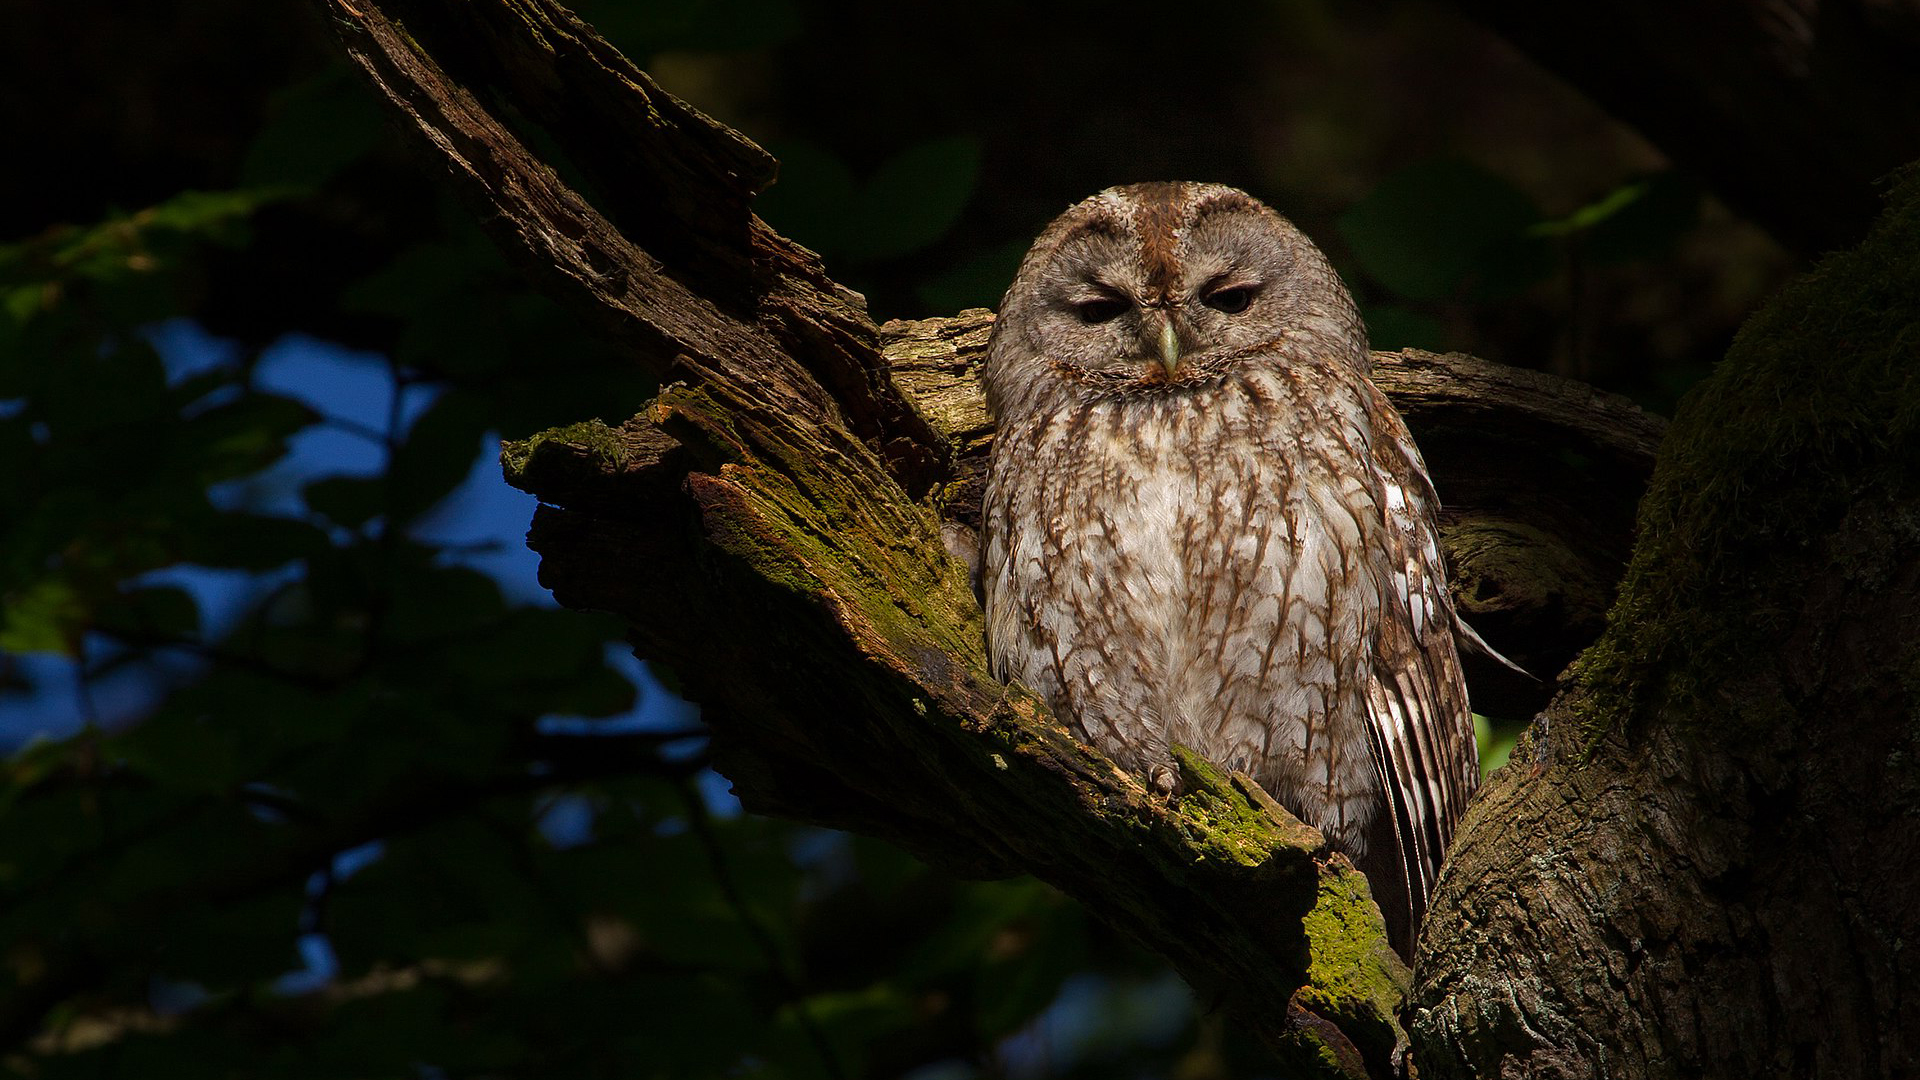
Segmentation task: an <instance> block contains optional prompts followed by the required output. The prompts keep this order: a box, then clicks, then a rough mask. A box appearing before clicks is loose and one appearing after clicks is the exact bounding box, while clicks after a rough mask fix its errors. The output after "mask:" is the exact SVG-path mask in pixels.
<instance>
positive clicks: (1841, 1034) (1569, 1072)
mask: <svg viewBox="0 0 1920 1080" xmlns="http://www.w3.org/2000/svg"><path fill="white" fill-rule="evenodd" d="M1917 298H1920V172H1909V174H1908V177H1907V180H1906V181H1905V183H1904V185H1903V186H1902V188H1901V189H1900V190H1899V192H1898V193H1897V194H1896V197H1895V200H1894V205H1893V206H1892V207H1891V209H1890V210H1889V211H1888V212H1887V214H1886V215H1885V216H1884V217H1883V218H1882V219H1881V221H1880V223H1879V225H1878V226H1877V227H1876V229H1875V231H1874V232H1873V234H1872V235H1871V236H1870V237H1869V239H1868V240H1867V241H1866V243H1865V244H1864V245H1862V246H1861V247H1860V248H1858V249H1857V250H1855V251H1852V252H1848V253H1846V254H1845V255H1842V256H1836V257H1834V258H1832V259H1830V260H1828V261H1827V262H1826V263H1824V264H1823V265H1822V266H1821V267H1820V268H1819V270H1818V271H1816V272H1815V273H1814V274H1813V275H1812V276H1811V277H1810V278H1808V279H1805V280H1803V281H1801V282H1799V283H1797V284H1796V285H1794V286H1793V287H1791V288H1789V289H1788V290H1787V291H1786V292H1785V293H1784V294H1783V295H1782V296H1781V297H1779V298H1778V299H1777V300H1776V301H1775V302H1773V303H1772V304H1771V305H1770V306H1769V307H1768V308H1766V309H1765V310H1763V311H1762V312H1761V313H1760V314H1759V315H1758V316H1756V317H1755V318H1754V319H1753V320H1751V321H1750V322H1749V324H1748V325H1747V326H1746V328H1745V329H1744V330H1743V331H1742V333H1741V335H1740V337H1739V339H1738V340H1737V341H1736V343H1735V345H1734V347H1733V349H1732V351H1731V352H1730V353H1729V354H1728V356H1727V359H1726V360H1725V361H1724V363H1723V364H1722V366H1721V367H1720V369H1719V370H1718V371H1717V372H1716V373H1715V375H1714V376H1713V377H1712V378H1711V379H1709V380H1708V381H1707V382H1706V383H1705V384H1703V385H1702V386H1701V387H1699V388H1698V389H1697V390H1696V391H1695V392H1694V393H1693V394H1692V395H1691V396H1690V397H1689V398H1688V400H1687V402H1686V403H1685V405H1684V406H1683V407H1682V409H1681V411H1680V414H1679V416H1678V417H1677V418H1676V419H1675V421H1674V425H1673V429H1672V433H1671V435H1670V437H1669V438H1668V440H1667V442H1666V444H1665V446H1664V447H1663V449H1662V452H1661V459H1660V465H1659V468H1658V471H1657V472H1656V474H1655V477H1654V481H1653V484H1652V487H1651V489H1650V491H1649V493H1648V496H1647V498H1646V500H1645V502H1644V503H1643V505H1642V507H1641V511H1640V539H1639V542H1638V544H1637V546H1636V549H1635V555H1634V559H1633V563H1632V566H1631V569H1630V571H1629V574H1628V576H1627V578H1626V580H1625V582H1624V583H1623V585H1622V587H1621V595H1620V598H1619V601H1618V605H1617V606H1616V608H1615V610H1614V611H1613V613H1612V615H1611V617H1610V620H1609V625H1608V629H1607V632H1606V634H1605V635H1604V637H1603V638H1602V639H1601V640H1600V642H1599V643H1597V644H1596V645H1595V646H1594V648H1592V649H1591V650H1589V651H1588V652H1587V653H1586V654H1585V655H1583V657H1582V658H1581V660H1580V661H1579V664H1578V665H1577V668H1576V672H1575V676H1574V677H1573V678H1572V679H1570V680H1569V684H1568V688H1567V690H1566V691H1565V692H1564V694H1563V696H1562V697H1561V698H1559V699H1558V700H1557V701H1556V702H1555V703H1554V704H1553V706H1552V708H1551V709H1549V710H1548V712H1547V714H1546V720H1547V724H1548V730H1550V731H1551V738H1550V739H1548V740H1547V741H1545V742H1538V741H1536V742H1535V743H1534V744H1533V745H1532V746H1523V747H1522V748H1521V749H1520V750H1518V751H1516V754H1515V757H1516V762H1517V763H1516V764H1512V765H1509V766H1508V767H1507V768H1506V769H1504V770H1502V771H1501V772H1500V773H1499V774H1497V775H1496V777H1495V778H1494V779H1493V781H1492V782H1491V783H1490V784H1489V785H1488V786H1487V787H1486V788H1485V789H1483V792H1482V794H1481V796H1480V797H1479V798H1478V799H1477V800H1476V801H1475V803H1474V805H1473V807H1472V808H1471V809H1470V810H1469V812H1468V815H1467V819H1466V821H1465V823H1464V824H1463V826H1462V829H1461V832H1460V835H1459V837H1458V839H1457V840H1456V842H1455V845H1454V848H1453V851H1452V862H1451V863H1450V869H1449V870H1448V872H1447V875H1446V877H1445V878H1444V879H1443V881H1442V883H1441V887H1440V890H1439V893H1438V895H1437V896H1436V898H1435V901H1434V908H1433V915H1432V916H1430V917H1429V919H1428V921H1427V926H1426V933H1425V937H1424V941H1423V952H1422V955H1421V960H1420V965H1419V967H1420V973H1419V979H1418V985H1417V987H1416V992H1415V1002H1416V1005H1417V1011H1416V1014H1415V1020H1414V1023H1413V1030H1414V1033H1415V1037H1416V1038H1415V1042H1416V1047H1417V1050H1418V1056H1419V1060H1420V1062H1421V1071H1422V1074H1423V1075H1424V1076H1428V1077H1435V1076H1475V1077H1492V1076H1514V1077H1535V1076H1540V1077H1562V1076H1567V1077H1573V1076H1578V1077H1589V1076H1591V1077H1601V1076H1635V1077H1638V1076H1656V1077H1657V1076H1699V1075H1717V1076H1796V1077H1810V1076H1833V1077H1898V1076H1913V1075H1916V1074H1920V1034H1917V1033H1920V997H1916V995H1914V993H1913V992H1912V981H1913V961H1912V959H1911V956H1912V943H1913V942H1914V941H1917V940H1920V905H1915V904H1914V903H1913V899H1912V897H1913V892H1914V887H1915V885H1916V883H1917V882H1920V757H1916V753H1917V752H1920V483H1916V480H1917V479H1920V478H1916V475H1915V473H1916V466H1920V376H1917V375H1916V372H1920V299H1917ZM1539 730H1540V729H1539V728H1538V727H1536V730H1535V738H1536V740H1538V739H1539Z"/></svg>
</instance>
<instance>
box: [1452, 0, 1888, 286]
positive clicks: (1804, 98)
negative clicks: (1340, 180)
mask: <svg viewBox="0 0 1920 1080" xmlns="http://www.w3.org/2000/svg"><path fill="white" fill-rule="evenodd" d="M1454 6H1456V7H1458V8H1460V9H1461V10H1462V11H1465V12H1466V13H1467V14H1468V15H1471V16H1472V17H1473V18H1475V19H1477V20H1479V21H1480V22H1482V23H1485V24H1486V25H1487V26H1489V27H1491V28H1492V29H1494V30H1496V31H1498V32H1499V33H1500V34H1502V35H1503V36H1505V37H1507V38H1508V39H1510V40H1511V41H1513V42H1514V44H1516V45H1518V46H1519V47H1520V48H1522V49H1524V50H1525V51H1526V52H1528V53H1529V54H1531V55H1532V56H1533V57H1534V58H1535V59H1536V60H1538V61H1539V62H1540V63H1541V64H1542V65H1543V66H1544V67H1546V68H1547V69H1548V70H1550V71H1552V72H1554V73H1555V74H1557V75H1559V76H1561V77H1562V78H1565V79H1566V80H1568V81H1569V82H1571V83H1573V84H1574V85H1575V86H1578V87H1579V88H1580V89H1581V90H1583V91H1585V92H1586V93H1587V94H1588V95H1589V96H1591V97H1592V98H1593V99H1594V100H1595V101H1597V102H1599V103H1600V104H1601V105H1602V106H1603V107H1605V108H1606V109H1607V110H1608V111H1609V112H1611V113H1613V114H1614V115H1615V116H1618V117H1619V118H1620V119H1622V120H1624V121H1626V122H1627V123H1629V124H1632V125H1633V126H1634V127H1635V128H1636V129H1637V130H1639V131H1640V132H1641V133H1642V134H1644V135H1646V136H1647V138H1648V139H1650V140H1652V141H1653V143H1654V144H1655V145H1656V146H1658V147H1660V149H1661V150H1662V151H1663V152H1664V153H1665V154H1666V155H1667V156H1668V157H1670V158H1672V159H1673V161H1674V163H1675V164H1677V165H1679V166H1680V167H1681V168H1684V169H1687V170H1689V171H1691V172H1694V173H1697V174H1698V175H1700V176H1702V177H1704V178H1705V179H1706V180H1707V181H1708V183H1709V186H1710V187H1712V189H1713V190H1714V191H1715V192H1716V193H1717V194H1719V195H1720V196H1721V197H1722V198H1724V199H1726V200H1727V202H1728V203H1729V204H1731V205H1732V206H1733V207H1734V208H1735V209H1737V210H1739V211H1740V212H1741V213H1742V214H1743V215H1745V216H1747V217H1749V218H1751V219H1752V220H1754V221H1756V222H1759V223H1760V224H1762V225H1763V226H1765V227H1766V228H1767V229H1768V230H1769V231H1770V232H1772V233H1773V234H1774V236H1775V237H1776V238H1778V239H1779V240H1781V241H1782V242H1783V243H1786V244H1788V245H1790V246H1793V247H1796V248H1798V249H1800V250H1801V251H1803V252H1807V253H1813V254H1818V253H1820V252H1824V251H1830V250H1833V249H1835V248H1841V247H1846V246H1849V245H1851V244H1853V243H1855V242H1856V241H1858V240H1859V238H1860V237H1861V235H1862V234H1864V233H1865V231H1866V227H1867V225H1868V223H1870V222H1871V221H1872V220H1873V216H1874V214H1875V212H1876V211H1877V209H1878V207H1879V199H1878V196H1877V194H1876V185H1877V184H1878V182H1879V181H1880V180H1881V179H1882V178H1883V177H1885V176H1886V175H1887V174H1888V173H1889V172H1891V171H1893V170H1894V169H1895V168H1897V167H1899V166H1900V165H1902V164H1904V163H1905V162H1908V161H1911V160H1913V159H1914V158H1916V157H1920V79H1916V78H1915V77H1914V72H1915V71H1916V70H1920V4H1915V3H1913V2H1912V0H1837V2H1836V0H1826V2H1820V0H1742V2H1739V3H1726V2H1724V0H1628V2H1625V3H1611V4H1538V3H1526V2H1524V0H1455V3H1454Z"/></svg>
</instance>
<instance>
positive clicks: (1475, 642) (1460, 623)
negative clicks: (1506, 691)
mask: <svg viewBox="0 0 1920 1080" xmlns="http://www.w3.org/2000/svg"><path fill="white" fill-rule="evenodd" d="M1453 630H1454V635H1453V636H1454V639H1455V640H1457V641H1458V642H1459V643H1460V644H1462V645H1464V646H1466V647H1467V648H1469V649H1472V650H1473V651H1474V652H1477V653H1479V654H1480V655H1482V656H1484V657H1486V658H1487V659H1489V660H1492V661H1493V662H1494V663H1496V664H1499V665H1500V666H1501V667H1504V668H1506V669H1507V670H1509V671H1512V672H1514V673H1515V674H1517V675H1519V676H1521V677H1522V678H1525V679H1527V680H1528V681H1530V682H1533V683H1535V684H1538V683H1542V682H1545V681H1546V680H1544V679H1542V678H1541V677H1540V676H1538V675H1535V674H1534V673H1533V672H1531V671H1528V670H1527V669H1526V668H1523V667H1521V666H1520V665H1519V664H1516V663H1514V662H1513V661H1511V660H1509V659H1507V658H1506V657H1505V656H1502V655H1501V654H1500V650H1499V649H1496V648H1494V647H1493V646H1491V645H1489V644H1487V639H1486V638H1483V637H1481V636H1480V632H1479V631H1478V630H1475V629H1474V628H1473V627H1471V626H1468V625H1467V620H1465V619H1463V618H1461V617H1460V616H1458V615H1455V616H1454V617H1453Z"/></svg>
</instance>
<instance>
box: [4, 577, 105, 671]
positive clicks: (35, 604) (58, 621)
mask: <svg viewBox="0 0 1920 1080" xmlns="http://www.w3.org/2000/svg"><path fill="white" fill-rule="evenodd" d="M0 600H3V601H4V602H0V650H4V651H6V652H15V653H33V652H44V653H61V654H64V655H67V656H72V655H75V651H76V649H77V648H78V646H79V642H80V637H81V634H82V633H84V632H85V629H86V619H87V606H86V604H85V603H84V602H82V601H81V599H80V596H79V594H78V593H77V592H75V591H74V589H73V586H72V585H69V584H68V583H67V582H65V581H63V580H61V579H59V578H51V577H49V578H42V579H41V580H39V581H36V582H33V583H32V584H30V585H28V586H27V587H25V588H23V589H21V590H19V591H17V592H12V593H8V594H7V595H6V596H5V597H4V598H0Z"/></svg>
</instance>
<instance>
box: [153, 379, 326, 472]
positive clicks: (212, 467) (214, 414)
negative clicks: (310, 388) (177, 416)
mask: <svg viewBox="0 0 1920 1080" xmlns="http://www.w3.org/2000/svg"><path fill="white" fill-rule="evenodd" d="M319 419H320V416H319V414H318V413H316V412H314V411H313V410H312V409H310V408H308V407H307V406H306V405H305V404H303V403H301V402H298V401H295V400H294V399H292V398H286V397H281V396H279V395H277V394H269V393H265V392H260V391H253V392H249V393H247V394H246V395H244V396H243V397H241V398H240V399H239V400H238V401H232V402H227V403H225V404H221V405H214V406H212V407H210V408H208V409H206V410H204V411H202V412H200V413H198V414H196V415H194V416H193V417H192V418H190V419H188V420H186V421H185V422H184V423H183V424H181V431H180V438H181V440H182V441H183V442H184V443H185V444H186V445H188V446H190V447H191V448H192V450H191V452H192V455H193V459H194V461H195V462H196V466H195V467H196V468H197V469H198V470H199V481H200V483H201V484H216V483H219V482H220V481H222V480H231V479H234V478H236V477H241V476H246V475H248V474H249V473H254V472H258V471H260V470H261V469H264V468H266V467H267V466H269V465H271V464H273V463H274V462H276V461H278V460H280V458H281V457H282V456H283V455H285V454H286V452H287V438H288V437H289V436H291V435H293V434H294V433H295V432H298V431H300V430H301V429H303V428H305V427H307V426H308V425H310V424H313V423H315V422H317V421H318V420H319Z"/></svg>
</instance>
